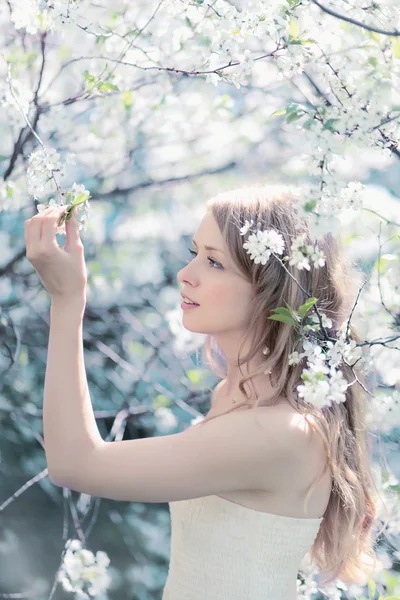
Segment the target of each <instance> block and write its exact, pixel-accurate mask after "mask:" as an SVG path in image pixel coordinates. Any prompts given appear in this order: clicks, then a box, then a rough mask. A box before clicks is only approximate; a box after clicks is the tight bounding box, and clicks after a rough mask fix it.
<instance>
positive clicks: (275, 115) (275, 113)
mask: <svg viewBox="0 0 400 600" xmlns="http://www.w3.org/2000/svg"><path fill="white" fill-rule="evenodd" d="M281 115H286V108H282V109H281V110H276V111H275V112H274V113H272V115H271V117H280V116H281ZM271 117H270V118H271Z"/></svg>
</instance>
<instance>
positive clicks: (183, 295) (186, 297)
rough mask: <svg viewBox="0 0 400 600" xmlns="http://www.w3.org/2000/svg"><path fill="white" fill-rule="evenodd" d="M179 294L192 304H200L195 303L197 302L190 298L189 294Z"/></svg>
mask: <svg viewBox="0 0 400 600" xmlns="http://www.w3.org/2000/svg"><path fill="white" fill-rule="evenodd" d="M181 296H182V298H183V299H184V300H190V302H193V304H194V305H195V306H200V304H197V302H195V301H194V300H192V299H191V298H189V296H186V295H185V294H181Z"/></svg>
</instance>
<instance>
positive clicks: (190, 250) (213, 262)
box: [188, 248, 224, 269]
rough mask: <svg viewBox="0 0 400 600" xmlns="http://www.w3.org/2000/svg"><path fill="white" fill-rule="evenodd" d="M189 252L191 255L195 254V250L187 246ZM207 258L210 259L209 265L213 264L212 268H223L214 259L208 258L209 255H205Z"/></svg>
mask: <svg viewBox="0 0 400 600" xmlns="http://www.w3.org/2000/svg"><path fill="white" fill-rule="evenodd" d="M188 250H189V252H190V254H191V255H192V256H197V252H195V251H194V250H192V248H188ZM207 258H208V260H209V261H210V263H211V265H212V266H213V268H215V269H223V268H224V267H223V266H222V265H221V264H220V263H219V262H217V261H216V260H214V259H213V258H210V257H209V256H207Z"/></svg>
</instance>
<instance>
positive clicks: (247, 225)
mask: <svg viewBox="0 0 400 600" xmlns="http://www.w3.org/2000/svg"><path fill="white" fill-rule="evenodd" d="M252 225H253V219H251V221H247V220H246V221H245V224H244V226H243V227H241V228H240V235H246V233H247V232H248V230H249V229H250V227H251V226H252Z"/></svg>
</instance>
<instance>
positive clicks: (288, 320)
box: [267, 315, 296, 326]
mask: <svg viewBox="0 0 400 600" xmlns="http://www.w3.org/2000/svg"><path fill="white" fill-rule="evenodd" d="M267 319H271V321H281V323H287V324H288V325H294V326H296V323H295V321H293V319H292V317H288V316H286V315H272V316H271V317H267Z"/></svg>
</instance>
